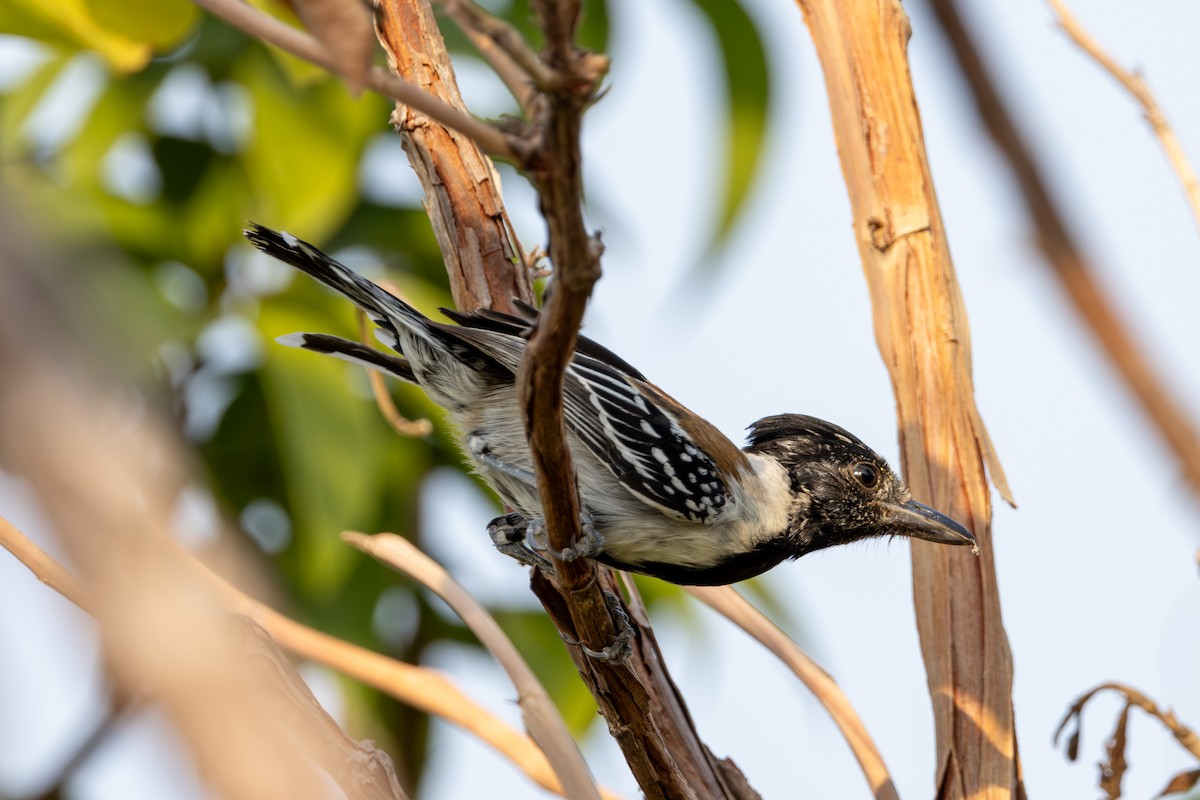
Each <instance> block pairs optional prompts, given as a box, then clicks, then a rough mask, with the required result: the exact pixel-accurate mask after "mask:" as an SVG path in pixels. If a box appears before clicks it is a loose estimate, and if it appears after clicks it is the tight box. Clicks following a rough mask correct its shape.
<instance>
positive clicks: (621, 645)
mask: <svg viewBox="0 0 1200 800" xmlns="http://www.w3.org/2000/svg"><path fill="white" fill-rule="evenodd" d="M604 602H605V603H607V604H608V611H609V614H611V615H612V620H613V624H614V625H615V626H616V628H617V635H616V637H615V638H614V639H613V641H612V644H610V645H609V646H608V647H605V648H604V649H603V650H593V649H592V648H590V647H588V646H587V645H586V644H584V643H583V642H581V641H579V640H578V639H576V638H575V637H573V636H569V635H567V634H565V633H563V632H562V631H559V632H558V635H559V636H561V637H562V640H563V641H564V642H566V643H567V644H568V645H570V646H571V647H578V648H579V649H580V650H581V651H582V652H583V654H584V655H586V656H588V657H589V658H594V659H596V660H597V661H603V662H605V663H606V664H612V665H613V666H620V665H621V664H624V663H625V662H626V661H628V660H629V657H630V656H632V655H633V637H634V632H633V626H632V625H630V624H629V615H627V614H626V613H625V609H623V608H622V607H621V601H620V599H618V598H617V596H616V595H614V594H613V593H612V592H607V591H606V592H604Z"/></svg>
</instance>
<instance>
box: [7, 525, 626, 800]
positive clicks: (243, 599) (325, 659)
mask: <svg viewBox="0 0 1200 800" xmlns="http://www.w3.org/2000/svg"><path fill="white" fill-rule="evenodd" d="M0 548H3V549H5V550H7V551H9V552H10V553H12V554H13V555H14V556H16V558H17V560H18V561H20V562H21V563H22V564H24V565H25V567H26V568H28V569H29V571H30V572H31V573H33V576H34V577H35V578H37V579H38V580H39V581H41V582H42V583H44V584H46V585H47V586H49V587H50V588H51V589H53V590H54V591H56V592H58V593H59V594H61V595H62V596H63V597H65V598H67V599H68V600H70V601H71V602H72V603H74V604H75V605H77V606H79V607H80V608H81V609H83V610H84V611H88V612H90V608H89V605H88V604H87V601H86V598H85V596H84V594H83V592H82V591H81V589H80V587H79V584H78V581H76V580H75V578H74V576H72V575H71V574H70V573H68V572H67V571H66V569H64V568H63V566H62V565H61V564H59V563H58V562H57V561H55V560H54V559H53V558H51V557H50V556H49V555H47V554H46V552H45V551H43V550H42V549H41V548H39V547H38V546H37V545H35V544H34V543H33V542H32V541H30V539H29V538H28V537H26V536H25V535H23V534H22V533H21V532H20V531H19V530H17V529H16V527H14V526H13V525H12V524H11V523H9V522H8V521H7V520H5V519H4V518H3V517H0ZM192 562H193V565H194V566H195V568H196V569H197V571H198V572H199V574H200V576H201V577H202V578H203V579H204V580H206V581H207V582H208V583H210V584H211V585H212V586H213V588H215V589H216V591H217V592H218V593H219V594H220V595H221V596H222V597H223V598H224V600H225V602H226V603H227V605H228V607H229V609H230V610H231V611H233V612H234V613H237V614H242V615H244V616H246V617H249V618H250V619H252V620H254V621H255V622H257V623H258V624H259V625H261V626H262V627H263V628H264V629H265V630H266V631H267V632H268V633H269V634H270V635H271V638H272V639H274V640H275V641H276V642H278V643H279V645H280V646H281V647H283V648H284V649H286V650H289V651H291V652H292V653H294V654H295V655H297V656H299V657H300V658H304V659H308V660H310V661H313V662H316V663H318V664H323V665H325V666H327V667H329V668H330V669H332V670H334V671H336V672H340V673H342V674H343V675H346V676H348V677H350V678H353V679H354V680H357V681H359V682H361V683H363V684H365V685H367V686H371V687H373V688H375V689H378V690H379V691H381V692H383V693H384V694H386V695H389V696H391V697H393V698H395V699H397V700H399V701H400V702H402V703H405V704H407V705H410V706H412V707H413V708H416V709H418V710H420V711H424V712H425V713H427V714H432V715H435V716H438V717H441V718H442V719H444V720H446V721H447V722H449V723H451V724H452V725H457V726H459V727H460V728H462V729H463V730H465V731H467V732H468V733H471V734H474V735H475V736H477V737H478V738H479V739H480V740H482V741H483V742H484V743H486V744H488V745H490V746H491V747H493V748H495V749H496V751H497V752H499V753H500V754H501V755H503V756H505V757H506V758H508V759H509V760H510V761H512V762H513V764H515V765H516V766H517V767H518V768H519V769H520V770H522V771H523V772H524V773H525V774H526V775H527V776H528V777H529V778H530V780H532V781H534V782H535V783H537V784H538V785H539V786H541V787H543V788H545V789H547V790H549V791H552V792H555V793H558V794H563V789H562V784H561V783H560V782H559V780H558V778H557V776H556V775H555V774H554V772H553V770H551V768H550V763H549V761H547V760H546V756H545V755H544V754H543V753H542V751H541V750H540V749H539V748H538V746H537V745H536V744H534V742H533V741H532V740H531V739H529V737H527V736H524V735H523V734H521V733H519V732H517V731H515V730H513V729H512V728H511V727H509V726H508V725H507V724H505V723H504V722H503V721H501V720H500V719H499V718H497V717H495V716H494V715H493V714H492V713H491V712H489V711H488V710H487V709H485V708H483V707H482V706H480V705H479V704H477V703H475V702H474V701H473V700H471V699H470V698H469V697H467V696H466V695H465V694H463V693H462V691H461V690H460V689H459V688H458V687H456V686H455V685H454V684H453V683H451V682H450V681H449V680H447V679H446V678H445V677H443V676H442V675H440V674H438V673H437V672H434V671H433V670H428V669H425V668H423V667H417V666H413V665H411V664H405V663H404V662H402V661H396V660H395V659H392V658H388V657H386V656H382V655H380V654H378V653H374V652H371V651H370V650H367V649H365V648H363V647H359V646H357V645H353V644H350V643H349V642H345V641H342V640H341V639H338V638H336V637H334V636H330V635H329V634H327V633H323V632H321V631H318V630H315V629H313V628H309V627H308V626H306V625H301V624H300V623H299V622H296V621H295V620H293V619H290V618H289V617H286V616H284V615H283V614H280V613H279V612H278V611H275V610H274V609H272V608H270V607H269V606H267V605H265V604H263V603H260V602H259V601H257V600H254V599H253V598H251V597H249V596H247V595H246V594H244V593H242V592H241V591H239V590H238V589H236V588H235V587H234V586H232V585H231V584H229V583H228V582H227V581H225V580H224V579H223V578H221V577H219V576H217V575H216V574H215V573H214V572H212V571H211V570H210V569H209V568H208V567H206V566H204V565H203V564H201V563H200V562H199V561H196V560H195V559H192ZM601 796H602V797H603V798H605V800H619V796H618V795H616V794H614V793H612V792H610V791H608V790H605V789H601Z"/></svg>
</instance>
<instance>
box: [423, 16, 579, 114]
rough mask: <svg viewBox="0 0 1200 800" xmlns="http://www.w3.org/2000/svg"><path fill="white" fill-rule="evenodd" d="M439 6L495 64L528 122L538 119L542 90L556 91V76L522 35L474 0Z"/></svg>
mask: <svg viewBox="0 0 1200 800" xmlns="http://www.w3.org/2000/svg"><path fill="white" fill-rule="evenodd" d="M438 5H439V6H441V7H442V9H443V10H444V11H445V12H446V15H447V16H448V17H450V19H452V20H454V24H455V25H457V26H458V27H459V30H461V31H462V32H463V33H464V34H465V35H466V36H467V38H468V39H470V40H471V44H473V45H475V48H476V49H477V50H478V51H479V53H480V55H482V56H483V57H484V58H486V59H487V62H488V63H489V64H491V66H492V69H493V70H494V71H495V72H496V74H497V75H498V76H500V80H502V81H504V85H505V86H507V87H508V90H509V91H510V92H512V96H513V97H515V98H516V99H517V102H518V103H520V105H521V110H522V111H523V112H524V113H525V117H526V119H533V118H534V117H535V116H537V113H538V109H539V108H540V99H541V95H540V94H539V92H538V90H539V88H542V89H548V88H552V87H553V81H554V78H555V77H556V76H555V75H554V74H553V73H552V72H550V70H548V69H546V67H545V66H544V65H543V64H542V62H541V60H540V59H538V55H537V53H535V52H534V51H533V48H531V47H530V46H529V45H528V44H527V43H526V42H525V40H524V39H522V38H521V34H520V33H518V32H517V30H516V29H515V28H513V27H512V26H511V25H509V24H508V23H507V22H505V21H504V20H502V19H498V18H496V17H494V16H492V15H491V14H489V13H487V12H486V11H484V10H483V9H482V8H480V7H479V6H477V5H475V3H473V2H471V0H438Z"/></svg>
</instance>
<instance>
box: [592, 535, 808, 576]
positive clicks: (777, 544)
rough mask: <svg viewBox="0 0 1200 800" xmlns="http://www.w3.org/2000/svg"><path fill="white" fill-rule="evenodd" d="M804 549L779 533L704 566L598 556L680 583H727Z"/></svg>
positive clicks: (627, 568) (603, 560) (609, 562)
mask: <svg viewBox="0 0 1200 800" xmlns="http://www.w3.org/2000/svg"><path fill="white" fill-rule="evenodd" d="M803 553H804V551H803V549H801V548H799V547H797V545H796V542H795V541H794V540H792V539H791V538H789V537H779V538H776V539H770V540H768V541H765V542H760V543H759V544H758V545H757V546H756V547H755V548H754V549H753V550H749V551H747V552H745V553H738V554H737V555H735V556H731V557H730V558H728V559H726V560H724V561H721V562H719V563H717V564H713V565H711V566H704V567H689V566H683V565H681V564H664V563H661V562H657V561H647V562H643V563H640V564H627V563H625V562H622V561H617V560H616V559H613V558H610V557H608V556H607V555H606V554H604V553H601V554H600V555H598V556H596V560H597V561H599V562H601V563H603V564H607V565H608V566H610V567H615V568H616V569H622V570H625V571H626V572H637V573H641V574H642V575H649V576H651V577H654V578H659V579H661V580H664V581H667V582H668V583H676V584H679V585H681V586H724V585H725V584H729V583H737V582H738V581H744V580H746V579H747V578H753V577H755V576H757V575H761V574H763V573H764V572H766V571H767V570H769V569H770V568H771V567H773V566H775V565H776V564H778V563H779V562H781V561H785V560H787V559H791V558H798V557H800V556H801V555H803Z"/></svg>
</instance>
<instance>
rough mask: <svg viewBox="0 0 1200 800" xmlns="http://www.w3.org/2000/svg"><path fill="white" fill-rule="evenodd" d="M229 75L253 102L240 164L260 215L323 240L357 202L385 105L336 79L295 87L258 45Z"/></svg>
mask: <svg viewBox="0 0 1200 800" xmlns="http://www.w3.org/2000/svg"><path fill="white" fill-rule="evenodd" d="M234 77H235V78H236V79H237V80H239V81H240V82H241V83H242V84H243V85H244V86H245V87H246V88H247V89H248V90H249V92H250V94H251V98H252V100H253V105H254V131H253V138H252V140H251V141H250V143H249V145H248V146H247V148H246V149H245V151H244V152H243V153H242V163H243V164H244V165H245V168H246V173H247V175H248V176H249V178H250V182H251V185H252V186H253V189H254V192H255V196H256V199H257V201H258V216H259V218H261V219H262V221H263V222H264V223H265V224H269V225H271V226H272V227H276V228H280V227H282V228H288V229H289V230H294V231H296V232H297V233H298V234H300V235H303V236H304V237H305V238H307V239H310V240H321V239H324V238H325V237H326V236H327V235H329V234H330V233H332V232H333V231H336V230H337V229H338V227H339V226H340V225H341V222H342V221H343V220H344V219H345V218H346V217H347V215H349V213H350V212H351V210H352V209H353V208H354V206H355V204H356V203H357V201H358V162H359V159H360V157H361V156H362V151H363V147H364V145H365V143H366V139H367V137H368V136H369V135H370V134H372V133H374V132H376V131H378V130H380V129H381V128H383V127H384V126H385V125H386V124H387V115H388V113H389V108H388V105H387V104H386V103H385V102H384V101H383V100H381V99H380V98H378V97H375V96H373V95H364V96H363V97H361V98H359V99H357V100H355V99H352V98H351V97H350V96H349V95H348V94H347V93H346V90H345V89H344V88H343V87H342V85H341V84H340V83H337V82H334V81H325V82H323V83H320V84H317V85H313V86H310V87H307V88H305V89H300V90H297V89H294V88H293V87H291V86H290V85H288V84H287V82H286V81H285V80H284V79H283V77H282V76H281V74H280V73H279V71H278V70H277V69H276V68H275V67H274V65H272V64H271V63H270V61H268V60H267V59H266V58H265V57H263V56H262V54H261V52H250V53H247V56H246V57H245V58H244V59H243V60H242V63H241V64H239V66H238V68H237V69H236V70H235V71H234ZM408 177H409V176H406V175H398V176H396V179H397V180H406V179H408Z"/></svg>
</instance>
